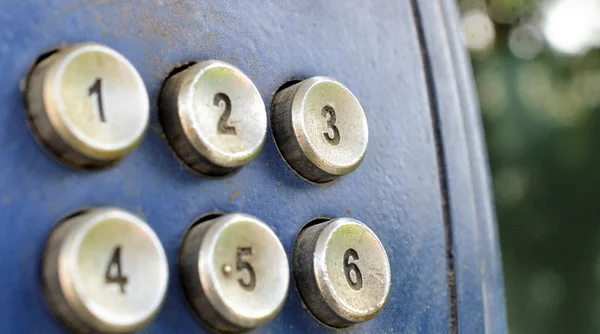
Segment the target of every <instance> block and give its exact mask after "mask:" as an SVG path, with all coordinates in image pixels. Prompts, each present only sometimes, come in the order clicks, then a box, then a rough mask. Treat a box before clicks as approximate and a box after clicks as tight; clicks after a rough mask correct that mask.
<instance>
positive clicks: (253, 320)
mask: <svg viewBox="0 0 600 334" xmlns="http://www.w3.org/2000/svg"><path fill="white" fill-rule="evenodd" d="M179 263H180V265H179V269H180V273H181V279H182V284H183V287H184V290H185V293H186V296H187V298H188V301H189V304H190V306H191V308H192V309H193V310H194V312H195V313H196V314H197V315H198V316H199V317H200V319H201V320H202V321H203V322H204V323H206V324H207V325H208V326H209V327H211V328H213V329H215V330H218V331H228V332H231V331H233V332H241V331H246V330H250V329H253V328H256V327H259V326H261V325H263V324H265V323H266V322H268V321H269V320H271V319H272V318H274V317H275V316H276V315H277V313H278V312H279V311H280V310H281V307H282V306H283V303H284V301H285V298H286V295H287V290H288V284H289V267H288V262H287V257H286V255H285V251H284V249H283V246H282V245H281V243H280V242H279V239H278V238H277V236H276V235H275V233H273V231H272V230H271V229H270V228H269V227H268V226H267V225H265V224H264V223H263V222H261V221H260V220H258V219H257V218H255V217H252V216H249V215H246V214H242V213H233V214H225V215H222V216H219V217H217V218H213V219H210V220H208V221H205V222H202V223H199V224H197V225H195V226H194V227H192V228H191V230H190V231H189V232H188V234H187V235H186V236H185V239H184V241H183V244H182V247H181V251H180V258H179Z"/></svg>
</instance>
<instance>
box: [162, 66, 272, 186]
mask: <svg viewBox="0 0 600 334" xmlns="http://www.w3.org/2000/svg"><path fill="white" fill-rule="evenodd" d="M159 113H160V120H161V123H162V125H163V129H164V131H165V134H166V136H167V139H168V140H169V143H170V144H171V146H172V147H173V149H174V151H175V152H176V153H177V155H178V156H179V157H180V158H181V160H183V162H184V163H185V164H186V165H188V166H189V167H191V168H192V169H193V170H195V171H197V172H200V173H202V174H206V175H210V176H221V175H226V174H229V173H233V172H235V171H236V170H238V169H239V168H241V167H242V166H244V165H246V164H247V163H248V162H250V161H251V160H252V159H254V158H255V157H256V156H257V155H258V153H259V152H260V150H261V148H262V146H263V144H264V142H265V136H266V133H267V113H266V111H265V104H264V102H263V100H262V97H261V96H260V93H259V92H258V90H257V89H256V87H255V86H254V84H253V83H252V81H251V80H250V79H249V78H248V77H247V76H246V75H245V74H244V73H242V71H240V70H239V69H238V68H236V67H235V66H233V65H230V64H227V63H225V62H222V61H218V60H207V61H202V62H199V63H196V64H194V65H192V66H190V67H188V68H187V69H184V70H183V71H181V72H179V73H176V74H175V75H173V76H171V77H169V78H168V79H167V81H166V82H165V85H164V86H163V89H162V92H161V94H160V104H159Z"/></svg>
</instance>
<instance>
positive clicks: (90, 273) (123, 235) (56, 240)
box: [42, 208, 169, 333]
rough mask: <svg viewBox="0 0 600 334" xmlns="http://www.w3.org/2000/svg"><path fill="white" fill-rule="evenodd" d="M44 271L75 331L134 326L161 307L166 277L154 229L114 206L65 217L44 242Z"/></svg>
mask: <svg viewBox="0 0 600 334" xmlns="http://www.w3.org/2000/svg"><path fill="white" fill-rule="evenodd" d="M42 277H43V280H44V290H45V292H46V296H47V299H48V301H49V303H50V306H51V307H52V309H53V311H54V312H55V313H56V314H57V316H58V317H59V318H60V319H61V320H63V322H65V323H66V324H67V325H68V326H69V327H71V328H72V329H74V330H75V331H77V332H102V333H105V332H108V333H123V332H131V331H134V330H137V329H139V328H141V327H143V326H144V325H145V324H147V323H148V322H149V321H150V320H151V319H152V318H153V317H154V316H155V315H156V314H157V313H158V311H159V309H160V307H161V305H162V302H163V299H164V297H165V293H166V290H167V282H168V277H169V274H168V265H167V259H166V256H165V252H164V250H163V248H162V246H161V244H160V241H159V240H158V237H157V236H156V234H154V232H153V231H152V229H151V228H150V227H149V226H148V225H147V224H146V223H144V222H143V221H142V220H140V219H139V218H138V217H136V216H134V215H132V214H130V213H128V212H126V211H123V210H121V209H116V208H95V209H90V210H86V211H82V212H79V213H77V214H75V215H71V216H69V217H67V218H65V219H64V220H63V221H62V222H61V223H60V224H59V225H57V227H56V228H55V229H54V230H53V231H52V234H51V235H50V237H49V239H48V241H47V243H46V248H45V253H44V261H43V265H42Z"/></svg>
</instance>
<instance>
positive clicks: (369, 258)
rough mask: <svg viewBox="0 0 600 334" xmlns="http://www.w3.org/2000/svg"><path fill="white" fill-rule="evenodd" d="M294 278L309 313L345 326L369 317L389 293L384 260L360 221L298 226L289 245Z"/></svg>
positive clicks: (387, 266)
mask: <svg viewBox="0 0 600 334" xmlns="http://www.w3.org/2000/svg"><path fill="white" fill-rule="evenodd" d="M293 257H294V258H293V270H294V278H295V281H296V285H297V287H298V291H299V292H300V295H301V296H302V300H303V301H304V303H305V304H306V306H307V307H308V309H309V310H310V311H311V312H312V314H313V315H314V316H315V317H316V318H317V319H319V320H320V321H322V322H324V323H325V324H327V325H329V326H334V327H346V326H350V325H353V324H356V323H359V322H364V321H367V320H370V319H372V318H373V317H375V316H376V315H377V314H378V313H379V312H380V311H381V310H382V309H383V306H384V305H385V302H386V300H387V298H388V294H389V292H390V284H391V272H390V263H389V261H388V257H387V254H386V253H385V249H384V248H383V245H382V244H381V242H380V241H379V239H378V238H377V236H376V235H375V233H373V231H371V229H369V228H368V227H367V226H366V225H365V224H363V223H361V222H359V221H357V220H355V219H351V218H337V219H333V220H326V221H325V222H320V223H318V224H315V225H312V226H309V227H307V228H305V229H303V230H302V231H301V232H300V234H299V235H298V239H297V240H296V243H295V245H294V255H293Z"/></svg>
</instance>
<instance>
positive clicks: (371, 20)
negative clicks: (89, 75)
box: [0, 0, 504, 333]
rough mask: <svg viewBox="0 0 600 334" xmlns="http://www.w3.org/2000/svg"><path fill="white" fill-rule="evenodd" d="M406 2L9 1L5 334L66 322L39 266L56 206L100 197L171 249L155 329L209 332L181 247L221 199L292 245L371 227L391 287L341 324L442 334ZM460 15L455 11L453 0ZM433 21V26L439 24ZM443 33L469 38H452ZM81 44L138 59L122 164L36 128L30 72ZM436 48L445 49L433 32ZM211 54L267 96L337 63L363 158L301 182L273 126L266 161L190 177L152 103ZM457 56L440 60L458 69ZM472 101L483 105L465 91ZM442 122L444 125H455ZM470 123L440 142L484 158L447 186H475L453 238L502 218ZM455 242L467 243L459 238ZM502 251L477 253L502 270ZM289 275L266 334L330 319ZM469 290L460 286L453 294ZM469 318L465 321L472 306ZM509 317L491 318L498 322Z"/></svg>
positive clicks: (432, 160) (437, 254)
mask: <svg viewBox="0 0 600 334" xmlns="http://www.w3.org/2000/svg"><path fill="white" fill-rule="evenodd" d="M422 2H423V3H425V2H426V1H422ZM436 3H437V2H436ZM412 5H414V2H413V3H411V2H408V1H398V2H394V3H392V2H389V1H386V0H379V1H372V2H368V1H344V0H335V1H333V0H330V1H294V0H285V1H281V0H278V1H261V2H245V3H232V2H221V1H206V0H202V1H171V0H163V1H156V2H155V1H143V0H138V1H74V0H68V1H60V0H53V1H48V0H29V1H3V2H0V65H2V66H1V68H2V70H3V77H2V82H1V83H0V101H1V102H2V105H3V108H2V111H0V255H1V260H0V270H2V272H3V275H2V278H1V282H2V285H1V286H0V305H2V307H3V311H2V312H0V332H2V333H8V332H11V333H26V332H45V333H50V332H62V331H65V329H64V327H62V325H60V324H59V323H58V322H57V321H56V320H55V319H54V318H53V317H52V315H51V314H50V312H49V310H48V309H47V307H46V304H45V302H44V300H43V295H42V289H41V285H40V281H39V275H38V272H39V263H40V259H41V255H42V247H43V245H44V242H45V238H46V236H47V235H48V233H49V231H50V230H51V228H52V227H53V225H54V224H55V223H56V222H57V221H58V220H59V219H60V218H61V217H63V216H64V215H66V214H67V213H69V212H72V211H73V210H76V209H80V208H83V207H89V206H97V205H111V206H119V207H122V208H125V209H128V210H130V211H132V212H135V213H137V214H139V215H140V216H143V217H145V218H147V220H148V222H149V224H150V225H151V226H152V227H153V228H154V229H155V231H156V232H157V234H158V236H159V238H160V239H161V241H162V242H163V245H164V247H165V250H166V252H167V256H168V259H169V261H170V268H171V271H170V274H171V280H170V284H169V290H168V296H167V300H166V303H165V306H164V309H163V310H162V311H161V312H160V314H159V315H158V317H157V318H156V319H155V320H154V321H153V322H152V323H151V324H150V325H149V326H148V327H147V328H146V329H145V330H144V332H149V333H159V332H169V333H180V332H181V333H183V332H190V331H194V330H199V331H203V330H204V331H205V328H204V327H202V326H201V325H200V324H198V323H197V322H196V321H195V320H194V318H193V316H192V314H191V313H190V311H189V310H188V309H187V307H186V305H185V303H184V297H183V295H182V290H181V287H180V285H179V281H178V273H177V268H176V258H177V251H178V247H179V241H180V240H181V238H182V237H183V234H184V233H185V230H186V228H187V226H188V225H189V224H190V223H191V222H192V221H193V220H194V219H195V218H197V217H198V216H199V215H201V214H203V213H206V212H210V211H214V210H217V209H218V210H222V211H242V212H246V213H249V214H252V215H255V216H257V217H259V218H261V219H263V220H264V221H265V222H267V223H268V224H269V225H270V226H271V227H272V228H273V229H274V230H275V232H276V234H277V235H278V236H279V237H280V238H281V240H282V243H283V245H284V247H285V249H286V251H287V252H288V255H291V250H292V245H293V242H294V240H295V237H296V234H297V233H298V231H299V229H300V228H301V227H302V226H303V224H304V223H305V222H306V221H307V220H309V219H311V218H313V217H315V216H324V215H325V216H332V217H337V216H350V217H353V218H356V219H359V220H361V221H363V222H365V223H366V224H368V225H369V226H370V227H371V228H372V229H373V230H374V231H375V232H376V233H377V234H378V235H379V236H380V238H381V241H382V242H383V244H384V246H385V247H386V250H387V252H388V256H389V258H390V262H391V266H392V273H393V275H392V278H393V279H392V290H391V294H390V298H389V300H388V303H387V305H386V307H385V309H384V311H383V312H382V313H381V314H380V315H379V316H378V317H376V318H375V319H373V320H372V321H369V322H367V323H365V324H361V325H357V326H353V327H350V328H349V329H347V330H344V331H348V332H365V333H376V332H377V333H385V332H387V333H392V332H411V333H413V332H421V333H442V332H449V331H450V327H449V324H450V319H449V307H448V305H449V303H450V302H449V300H448V282H447V280H446V277H447V268H446V267H447V261H446V240H445V235H444V232H445V225H444V212H443V206H442V195H443V193H442V192H440V189H442V188H443V187H442V184H440V178H439V174H438V156H437V153H436V152H437V151H436V136H435V134H434V131H433V128H432V124H434V119H432V114H431V112H430V104H429V98H430V95H429V94H428V90H427V82H426V74H427V73H425V72H424V71H423V59H424V58H423V54H422V53H421V48H420V45H419V36H418V30H417V29H416V28H415V27H416V26H415V16H414V15H413V8H411V6H412ZM444 6H446V5H444ZM450 7H453V6H450ZM447 12H448V11H444V13H446V14H447ZM449 15H450V19H455V18H456V14H455V13H454V12H451V13H450V14H449ZM417 19H419V18H418V17H417ZM433 20H437V19H433ZM423 22H424V23H425V26H426V27H428V24H430V23H427V21H426V20H423ZM431 24H433V23H431ZM453 24H454V28H455V27H456V23H453ZM431 29H434V30H435V29H441V30H444V27H443V26H440V27H437V28H436V27H435V26H434V27H433V28H431ZM426 31H427V30H426ZM442 33H443V32H442ZM454 33H455V32H454V31H452V32H451V34H454ZM440 38H441V40H442V41H445V42H448V39H447V38H449V40H450V41H451V42H452V41H453V43H456V42H457V41H458V39H457V35H450V37H448V36H445V35H442V36H440ZM84 41H93V42H99V43H102V44H106V45H108V46H110V47H112V48H114V49H115V50H117V51H119V52H121V53H122V54H123V55H124V56H125V57H127V58H128V59H129V60H130V61H131V62H132V63H133V64H134V66H135V67H136V68H137V69H138V71H139V72H140V74H141V76H142V78H143V79H144V81H145V83H146V85H147V88H148V91H149V93H150V99H151V105H152V109H151V126H150V129H149V131H148V133H147V135H146V137H145V138H144V140H143V142H142V144H141V145H140V147H138V148H137V149H136V150H135V151H134V152H133V153H132V154H131V155H130V156H128V157H127V158H126V159H125V160H124V161H123V162H122V163H121V164H120V165H118V166H117V167H115V168H112V169H108V170H105V171H100V172H80V171H72V170H69V169H67V168H65V167H63V166H61V165H59V164H57V163H56V162H55V161H54V160H52V159H51V158H49V157H48V156H47V155H46V154H45V153H43V152H42V150H41V148H40V147H38V145H37V144H36V142H35V141H34V140H33V137H32V136H31V134H30V132H29V130H28V129H27V126H26V122H25V111H24V108H23V104H22V98H21V91H20V81H21V80H22V79H23V78H24V77H25V75H26V73H27V71H28V70H29V68H30V66H31V64H32V63H33V62H34V61H35V59H36V57H38V56H39V55H40V54H41V53H43V52H45V51H47V50H50V49H53V48H55V47H57V46H59V45H60V44H62V43H74V42H84ZM427 42H428V43H431V44H432V47H434V48H435V47H436V46H435V43H438V42H439V41H437V42H436V41H429V40H428V41H427ZM442 57H450V53H448V52H446V53H444V55H443V56H442ZM207 58H214V59H220V60H224V61H227V62H230V63H232V64H234V65H236V66H238V67H239V68H241V69H242V70H243V71H244V72H245V73H246V74H247V75H248V76H249V77H250V78H251V79H252V80H253V81H254V82H255V84H256V86H257V87H258V89H259V90H260V92H261V94H262V96H263V98H264V100H265V103H266V104H267V106H268V105H269V104H270V101H271V97H272V95H273V94H274V92H275V91H276V90H277V88H278V87H279V86H280V85H281V84H282V83H284V82H286V81H287V80H289V79H291V78H299V77H300V78H302V77H310V76H314V75H327V76H331V77H333V78H336V79H338V80H340V81H341V82H343V83H344V84H346V85H347V86H348V87H349V88H350V89H351V90H352V92H353V93H354V94H355V95H356V96H357V98H358V99H359V101H360V102H361V104H362V105H363V108H364V109H365V112H366V115H367V119H368V122H369V130H370V138H369V139H370V143H369V147H368V150H367V154H366V158H365V160H364V162H363V164H362V165H361V167H360V168H359V169H358V170H356V171H355V172H353V173H352V174H350V175H348V176H345V177H343V178H342V179H340V180H339V181H337V182H335V183H333V184H330V185H325V186H315V185H311V184H308V183H306V182H304V181H302V180H300V179H299V178H298V177H297V176H296V175H295V174H294V173H293V172H292V171H291V170H290V169H289V167H288V166H287V165H286V164H285V162H284V161H283V159H282V158H281V157H280V156H279V154H278V152H277V149H276V147H275V143H274V141H273V138H272V137H271V136H270V135H269V137H268V139H267V143H266V145H265V147H264V149H263V151H262V152H261V154H260V156H259V157H258V158H257V159H256V160H255V161H253V162H251V163H250V164H249V165H248V166H247V167H245V168H243V169H242V170H241V171H240V172H239V173H237V174H235V175H233V176H231V177H228V178H223V179H207V178H203V177H201V176H198V175H195V174H193V173H191V172H190V171H189V170H187V169H186V168H185V167H184V166H183V165H182V163H181V162H180V161H178V159H177V158H176V156H175V155H174V154H173V153H172V152H171V151H170V149H169V146H168V144H167V142H166V141H165V139H164V137H163V134H162V129H161V127H160V124H159V123H158V118H157V110H156V101H157V97H158V91H159V89H160V86H161V84H162V81H163V80H164V78H165V77H166V75H167V74H168V73H169V72H170V70H171V69H172V68H173V66H174V64H175V63H177V62H182V61H188V60H198V59H207ZM436 64H437V63H436ZM450 64H452V63H451V62H450V63H447V62H446V63H444V62H442V63H440V65H439V66H441V67H442V69H445V70H448V68H446V67H448V66H450ZM455 70H456V69H455ZM458 71H464V69H459V70H458ZM461 73H462V72H461ZM433 75H434V76H435V75H438V73H437V72H435V71H434V73H433ZM463 79H464V78H463ZM440 80H441V79H440ZM466 80H470V78H467V79H466ZM452 84H456V82H454V83H452ZM459 86H460V85H459ZM457 92H458V93H460V94H466V96H467V98H469V97H470V96H471V95H472V87H467V88H465V87H462V86H460V87H459V88H458V89H455V91H454V92H453V93H451V95H452V96H454V97H453V99H455V101H454V103H455V104H456V105H455V106H452V107H451V108H453V110H454V112H455V113H456V114H455V115H454V116H448V117H452V118H455V117H461V116H460V115H461V103H471V102H463V100H464V101H468V100H465V99H462V98H461V99H459V100H456V99H457V97H456V96H455V95H456V94H457ZM465 92H466V93H465ZM469 106H470V108H471V109H470V112H473V111H472V108H473V107H472V103H471V104H469ZM469 117H472V116H469ZM457 121H459V120H457ZM444 122H445V121H442V123H441V125H440V126H442V127H446V126H447V127H450V126H453V125H451V124H450V122H448V123H449V125H446V124H445V123H444ZM464 122H465V124H466V125H464V127H465V129H466V130H463V131H466V133H467V135H466V137H465V136H461V137H454V139H452V138H451V139H452V140H457V141H459V144H458V145H457V146H458V147H457V148H455V147H454V146H448V147H446V151H447V152H449V153H450V154H447V156H448V155H450V156H452V154H453V152H454V150H456V152H458V153H457V154H462V156H463V158H461V159H460V161H456V162H455V163H456V165H453V166H454V167H452V170H457V169H460V168H461V166H464V167H468V165H469V159H471V161H475V162H473V163H472V164H471V167H470V168H471V169H472V170H471V172H470V173H471V174H472V175H473V174H474V173H476V174H477V177H475V176H471V177H473V178H475V179H476V181H474V183H473V184H474V185H473V184H472V183H471V181H469V180H468V179H469V177H468V175H467V174H469V172H466V171H465V173H466V174H465V175H462V177H463V178H462V179H459V178H458V176H457V179H456V181H455V182H454V183H452V182H451V187H453V188H452V189H454V187H459V188H460V189H462V190H461V191H467V192H470V194H471V195H469V196H470V197H469V198H467V197H460V196H457V197H455V198H453V201H452V205H458V206H461V205H462V206H465V207H466V209H465V210H466V211H464V215H462V216H459V215H455V223H456V224H462V225H461V226H462V227H460V228H457V229H456V230H455V233H459V234H462V233H467V235H466V237H465V238H466V239H467V240H470V241H474V242H476V243H477V242H479V245H480V247H481V245H484V244H485V240H486V239H485V238H483V237H481V236H479V237H477V236H475V237H471V235H473V234H474V233H479V234H481V233H483V232H485V231H484V230H482V229H486V228H489V226H492V225H489V224H493V220H491V219H492V218H491V217H492V216H491V214H490V213H489V212H490V211H489V210H488V211H487V213H486V214H485V215H484V217H483V218H481V216H480V215H479V214H480V211H478V209H474V208H473V207H474V206H476V207H480V206H481V205H485V204H486V203H488V201H489V200H490V197H489V196H490V195H489V191H488V190H487V188H485V182H486V180H487V179H486V177H487V176H486V175H485V166H484V163H485V162H484V161H483V160H481V157H480V155H481V152H480V151H477V152H476V154H477V157H473V156H472V155H471V156H469V155H466V153H465V150H467V151H469V152H471V151H473V150H479V149H480V148H479V147H475V148H473V147H471V144H469V145H467V147H465V140H467V141H468V140H469V139H473V138H471V136H472V135H471V134H470V132H476V134H475V135H474V136H476V137H475V139H474V140H475V142H476V143H479V144H476V145H481V138H480V134H478V133H477V131H479V130H480V125H479V124H477V123H474V122H473V121H472V120H469V119H467V118H466V117H465V120H464ZM443 140H448V139H447V138H444V139H443ZM473 154H475V153H473ZM463 159H465V160H463ZM444 163H449V162H446V161H444ZM444 168H445V167H444ZM442 169H443V168H442ZM473 170H475V171H473ZM481 170H483V174H481V175H480V174H479V173H481ZM449 175H453V174H449ZM450 177H451V178H453V177H454V176H450ZM464 182H468V184H467V185H466V186H465V183H464ZM482 184H483V185H482ZM463 186H464V187H465V188H463ZM474 194H475V195H476V196H475V197H477V196H480V197H482V198H484V200H483V202H482V203H483V204H481V205H479V204H474V202H473V199H472V197H474ZM477 201H478V200H477V199H476V200H475V202H477ZM456 210H459V209H456ZM453 212H458V211H453ZM475 214H478V216H477V218H475V217H474V215H475ZM482 224H487V225H485V226H484V227H480V225H482ZM474 229H475V230H477V231H475V230H474ZM486 231H488V233H491V234H492V235H494V233H495V231H493V229H492V230H491V232H490V230H486ZM473 238H476V239H473ZM477 238H479V239H477ZM456 240H458V241H460V240H462V239H461V237H460V236H458V238H456ZM494 245H495V244H494ZM450 246H451V247H452V245H450ZM457 247H458V248H461V247H468V245H465V244H464V243H462V242H459V243H458V244H457ZM486 247H487V246H486ZM493 247H494V246H492V248H491V250H490V249H489V248H486V252H483V251H482V252H480V253H481V256H482V257H484V260H489V261H491V262H492V263H493V264H492V267H491V268H496V269H497V268H499V267H497V264H498V258H497V256H498V255H497V249H494V248H493ZM457 253H458V254H465V255H464V256H463V255H459V257H458V261H459V262H458V263H457V264H456V267H457V268H460V267H461V263H462V261H464V262H465V263H469V265H471V264H472V265H474V266H476V268H475V269H474V270H477V268H479V269H481V268H483V267H477V266H481V264H480V263H479V262H478V261H479V260H477V259H475V258H474V257H475V255H472V257H473V258H471V257H469V255H468V253H466V252H464V253H461V250H460V249H459V250H458V252H457ZM494 261H495V262H494ZM499 277H500V278H499ZM482 279H484V280H486V282H487V281H489V282H494V284H493V285H490V288H491V289H492V291H488V293H490V294H491V296H496V295H498V294H500V295H501V294H502V291H501V286H498V284H497V283H498V282H500V284H501V275H500V273H499V272H498V271H492V272H491V273H490V272H486V273H485V274H484V275H483V276H481V275H480V276H477V277H475V278H473V280H471V281H465V282H468V283H465V284H475V285H476V286H475V285H474V287H473V289H481V286H482ZM458 281H459V284H460V282H461V278H460V277H459V279H458ZM291 283H292V284H291V289H290V292H289V298H288V300H287V302H286V305H285V307H284V309H283V311H282V313H281V314H280V315H278V316H277V318H276V319H275V320H274V321H272V322H271V323H270V324H268V325H267V326H265V327H263V328H261V329H260V331H261V332H283V331H286V332H298V333H303V332H317V331H323V330H327V329H326V328H325V327H324V326H323V325H321V324H319V323H318V322H317V321H316V320H314V319H313V318H312V317H311V316H310V314H309V313H308V311H307V310H305V309H304V308H303V305H302V302H301V300H300V298H299V296H298V293H297V292H296V290H295V287H294V283H293V282H291ZM464 289H466V288H461V287H460V286H459V289H458V291H459V293H461V292H462V291H463V290H464ZM467 290H468V289H467ZM465 291H466V290H465ZM460 298H463V297H462V295H461V294H459V302H460V303H461V304H459V312H463V310H464V311H465V312H467V311H468V312H469V313H471V312H472V313H473V314H474V317H475V318H473V319H475V320H473V324H472V325H471V324H470V325H469V326H468V329H469V331H471V330H474V331H475V332H482V331H483V330H484V327H483V324H482V322H481V321H479V320H477V319H480V318H481V314H483V313H482V312H487V311H488V310H497V309H495V308H492V309H488V308H484V307H483V306H482V303H481V297H480V296H479V295H475V297H474V299H470V298H471V297H465V298H463V299H460ZM496 303H502V301H501V300H500V301H496ZM463 304H464V305H467V306H465V307H462V305H463ZM464 317H465V318H464V319H466V320H464V321H465V322H468V323H471V320H469V319H470V316H469V315H468V314H466V313H465V315H464ZM461 319H463V317H462V316H461V317H460V319H459V320H461ZM502 319H503V318H502ZM502 321H503V320H500V322H502ZM459 326H460V322H459ZM503 328H504V327H502V326H501V325H500V327H496V329H497V331H502V330H503ZM494 332H495V331H494Z"/></svg>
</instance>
